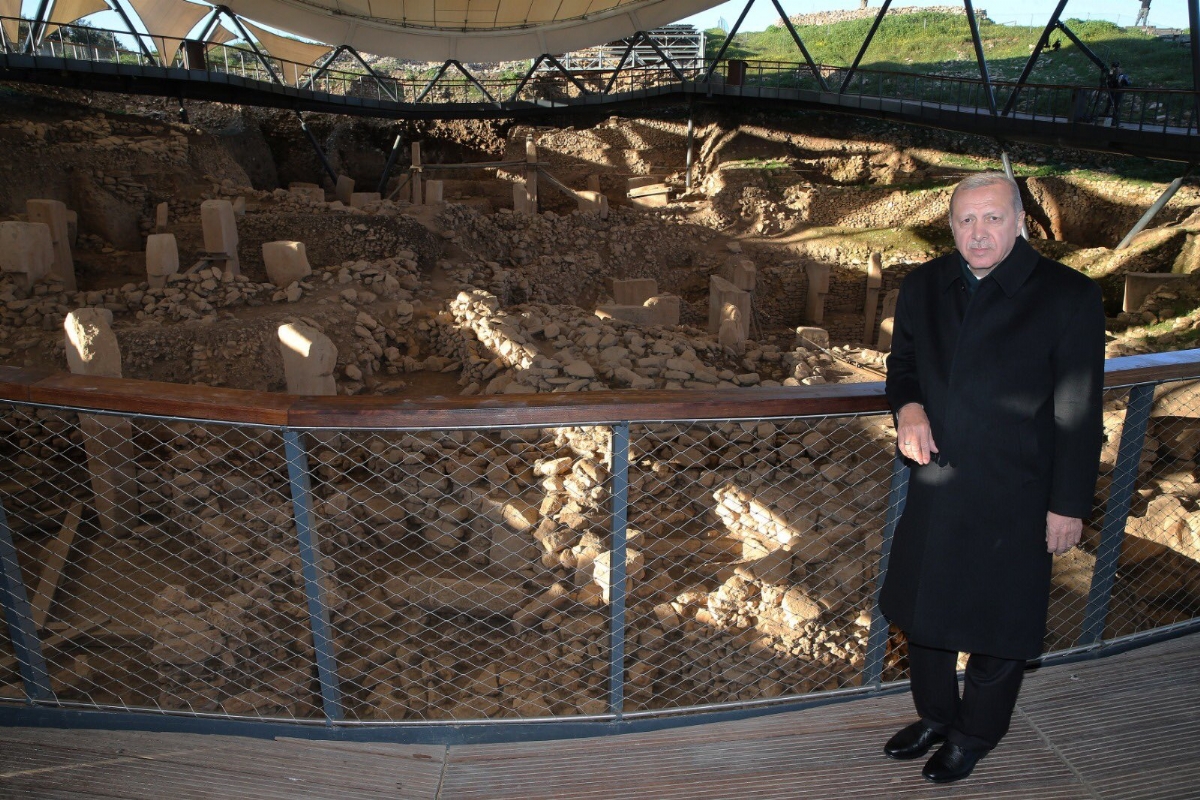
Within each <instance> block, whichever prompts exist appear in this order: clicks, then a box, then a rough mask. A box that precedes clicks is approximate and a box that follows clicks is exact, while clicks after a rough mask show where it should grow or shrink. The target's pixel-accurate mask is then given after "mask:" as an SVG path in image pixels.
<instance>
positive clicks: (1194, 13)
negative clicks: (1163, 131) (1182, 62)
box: [1188, 0, 1200, 130]
mask: <svg viewBox="0 0 1200 800" xmlns="http://www.w3.org/2000/svg"><path fill="white" fill-rule="evenodd" d="M1188 25H1189V27H1190V29H1191V35H1190V36H1189V37H1188V39H1189V45H1190V49H1191V51H1192V91H1193V92H1200V38H1198V37H1197V36H1196V32H1197V31H1200V0H1188ZM1192 97H1193V99H1192V103H1193V108H1194V111H1193V112H1192V114H1193V116H1192V126H1194V127H1195V128H1196V129H1197V130H1200V98H1197V97H1196V95H1193V96H1192Z"/></svg>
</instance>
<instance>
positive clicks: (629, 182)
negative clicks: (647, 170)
mask: <svg viewBox="0 0 1200 800" xmlns="http://www.w3.org/2000/svg"><path fill="white" fill-rule="evenodd" d="M661 184H662V181H660V180H659V179H658V178H656V177H654V176H653V175H639V176H638V177H636V178H627V179H626V180H625V191H626V193H628V194H630V196H632V193H633V190H634V189H642V188H645V187H646V186H655V185H661Z"/></svg>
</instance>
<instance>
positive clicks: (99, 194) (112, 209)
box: [71, 170, 143, 253]
mask: <svg viewBox="0 0 1200 800" xmlns="http://www.w3.org/2000/svg"><path fill="white" fill-rule="evenodd" d="M71 204H72V205H74V206H75V207H76V208H77V209H79V224H80V225H81V226H82V230H83V231H85V232H87V233H93V234H95V235H97V236H99V237H100V238H101V239H103V240H104V241H106V242H108V243H109V244H111V245H112V246H113V247H116V248H118V249H120V250H128V251H129V252H131V253H136V252H140V251H141V249H142V245H143V242H142V229H141V221H142V207H141V206H140V205H138V206H134V205H133V204H132V203H130V202H128V201H126V200H124V199H122V198H121V197H118V196H117V195H115V194H113V193H112V192H110V191H108V190H107V189H105V188H104V186H103V185H102V184H98V183H96V182H95V180H93V179H92V178H91V177H90V170H75V172H74V173H73V177H72V196H71Z"/></svg>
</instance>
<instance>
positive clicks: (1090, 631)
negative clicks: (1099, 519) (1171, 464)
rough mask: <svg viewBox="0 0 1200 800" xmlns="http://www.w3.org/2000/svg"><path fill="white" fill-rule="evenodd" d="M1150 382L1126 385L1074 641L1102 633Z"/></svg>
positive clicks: (1092, 640) (1089, 640) (1095, 639)
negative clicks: (1096, 543) (1112, 463)
mask: <svg viewBox="0 0 1200 800" xmlns="http://www.w3.org/2000/svg"><path fill="white" fill-rule="evenodd" d="M1155 386H1156V384H1153V383H1139V384H1138V385H1136V386H1132V387H1130V389H1129V402H1128V404H1127V405H1126V406H1125V424H1124V425H1123V426H1122V428H1121V443H1120V445H1119V446H1118V449H1117V464H1116V467H1114V469H1113V481H1112V485H1111V486H1110V488H1109V490H1108V504H1107V505H1106V506H1105V509H1104V523H1103V526H1102V527H1101V529H1100V544H1099V546H1098V547H1097V548H1096V564H1095V566H1094V567H1093V571H1092V586H1091V589H1090V590H1089V591H1088V602H1087V611H1086V612H1085V613H1084V618H1083V627H1082V630H1081V631H1080V634H1079V641H1078V644H1080V645H1092V644H1097V643H1099V641H1100V640H1101V639H1102V638H1103V636H1104V623H1105V620H1106V619H1107V617H1108V607H1109V603H1110V601H1111V600H1112V588H1113V582H1114V580H1115V578H1116V575H1117V564H1118V562H1119V561H1120V556H1121V545H1122V544H1123V543H1124V541H1125V523H1126V521H1127V520H1128V519H1129V503H1130V499H1131V498H1132V497H1133V490H1134V488H1135V486H1136V485H1137V477H1138V464H1139V463H1140V462H1141V460H1142V444H1143V442H1145V440H1146V424H1147V423H1148V422H1149V421H1150V409H1151V408H1152V407H1153V406H1154V387H1155Z"/></svg>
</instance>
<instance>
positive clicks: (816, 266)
mask: <svg viewBox="0 0 1200 800" xmlns="http://www.w3.org/2000/svg"><path fill="white" fill-rule="evenodd" d="M804 271H805V272H806V273H807V274H808V302H807V304H806V306H805V310H804V316H805V321H806V322H811V323H813V324H815V325H820V324H821V323H822V322H824V321H825V295H827V294H829V265H828V264H820V263H817V262H815V261H814V262H809V263H808V265H806V266H805V268H804Z"/></svg>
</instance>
